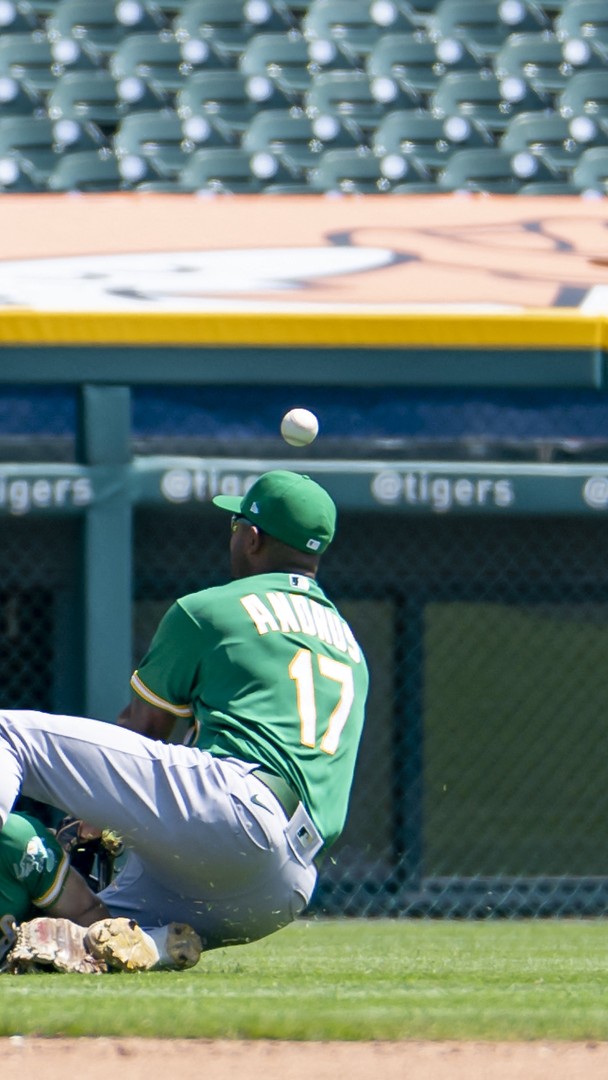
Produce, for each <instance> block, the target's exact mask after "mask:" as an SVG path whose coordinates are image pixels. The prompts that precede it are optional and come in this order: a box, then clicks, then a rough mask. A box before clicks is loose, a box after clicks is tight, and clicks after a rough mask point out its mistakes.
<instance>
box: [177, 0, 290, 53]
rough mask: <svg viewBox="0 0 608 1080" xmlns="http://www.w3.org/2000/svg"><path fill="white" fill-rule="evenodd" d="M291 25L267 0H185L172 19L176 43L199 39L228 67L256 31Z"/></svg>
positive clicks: (282, 28) (285, 28)
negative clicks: (245, 0) (186, 0)
mask: <svg viewBox="0 0 608 1080" xmlns="http://www.w3.org/2000/svg"><path fill="white" fill-rule="evenodd" d="M291 26H292V22H291V20H290V19H289V13H288V12H287V11H286V12H285V14H284V15H282V14H280V13H279V11H278V10H277V9H276V8H275V7H273V5H272V4H271V3H269V0H249V2H248V3H243V0H188V2H187V3H185V4H184V6H183V7H182V10H181V11H180V13H179V14H178V15H177V16H176V18H175V19H174V22H173V30H174V33H175V36H176V38H177V40H178V41H179V42H182V43H184V42H186V41H203V42H205V44H206V45H207V46H208V47H209V48H210V49H211V50H212V51H213V52H215V53H216V54H217V55H218V56H220V57H221V58H222V60H223V61H224V63H226V64H228V65H230V66H232V67H235V66H236V63H237V60H238V58H239V56H240V55H241V53H242V52H243V51H244V49H245V48H246V46H247V44H248V42H249V41H250V40H251V38H252V37H254V36H255V35H256V34H261V33H273V32H276V33H284V32H286V31H287V30H288V29H290V28H291Z"/></svg>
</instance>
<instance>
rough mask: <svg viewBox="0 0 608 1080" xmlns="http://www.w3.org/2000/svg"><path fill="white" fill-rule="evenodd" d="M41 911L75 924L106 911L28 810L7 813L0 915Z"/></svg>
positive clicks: (0, 853) (0, 842) (0, 840)
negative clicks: (23, 812) (24, 812)
mask: <svg viewBox="0 0 608 1080" xmlns="http://www.w3.org/2000/svg"><path fill="white" fill-rule="evenodd" d="M41 912H45V913H46V914H48V915H53V916H57V917H65V918H69V919H73V920H74V922H77V923H79V924H80V925H81V926H89V925H90V924H91V923H93V922H96V921H97V920H98V919H102V918H105V917H106V916H107V915H109V912H108V909H107V908H106V906H105V904H103V903H102V901H101V900H99V899H98V897H97V895H96V894H95V893H94V892H93V890H92V889H91V888H90V887H89V885H88V884H87V882H86V881H85V879H84V878H83V877H82V876H81V875H80V874H79V873H78V872H77V871H76V870H75V869H74V868H73V867H72V866H71V865H70V861H69V857H68V854H67V852H66V851H65V850H64V848H63V847H62V845H61V844H60V842H59V840H58V839H57V837H56V835H55V834H54V833H53V832H51V831H50V829H47V828H46V826H45V825H43V824H42V823H41V822H40V821H38V820H37V818H35V817H33V816H32V815H30V814H22V813H11V814H9V815H8V818H7V820H6V824H5V826H4V828H3V829H2V831H1V832H0V919H1V918H4V917H5V916H6V915H12V917H13V918H14V919H15V920H16V921H17V922H23V921H24V920H26V919H31V918H33V917H34V916H35V915H36V914H40V913H41Z"/></svg>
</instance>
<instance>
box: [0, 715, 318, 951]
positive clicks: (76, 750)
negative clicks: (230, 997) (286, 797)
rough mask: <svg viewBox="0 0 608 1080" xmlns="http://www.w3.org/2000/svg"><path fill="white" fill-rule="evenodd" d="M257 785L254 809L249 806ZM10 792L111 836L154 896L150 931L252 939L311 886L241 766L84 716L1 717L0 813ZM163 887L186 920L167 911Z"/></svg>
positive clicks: (310, 871)
mask: <svg viewBox="0 0 608 1080" xmlns="http://www.w3.org/2000/svg"><path fill="white" fill-rule="evenodd" d="M256 785H257V786H260V787H261V790H263V791H264V793H265V798H264V800H263V802H264V805H263V806H260V805H259V801H260V800H258V799H257V798H256V799H255V801H254V799H253V798H252V796H253V795H257V794H259V792H257V788H256ZM19 789H21V790H22V791H23V792H24V793H25V794H27V795H30V796H31V797H33V798H37V799H40V800H41V801H44V802H47V803H49V804H51V805H53V806H58V807H61V808H62V809H64V810H66V811H68V812H69V813H71V814H74V815H75V816H77V817H82V818H84V819H86V820H87V821H90V822H91V823H92V824H96V825H98V826H100V827H105V826H109V827H110V828H112V829H114V830H115V831H116V832H118V833H119V834H120V835H121V836H122V837H123V839H124V840H125V843H126V844H127V845H128V846H130V847H132V848H134V849H135V851H136V852H137V854H138V856H139V857H140V858H141V860H142V865H143V867H144V875H145V878H146V881H147V883H148V884H149V883H151V882H152V881H155V882H156V883H157V884H158V886H159V890H160V893H161V894H162V893H163V890H164V894H165V897H166V904H165V906H164V907H163V906H162V904H161V905H159V907H158V909H157V910H156V911H155V913H154V914H155V916H156V919H155V922H156V925H158V923H159V922H170V921H184V922H190V924H191V925H193V926H194V927H195V929H196V930H197V931H198V932H199V933H201V936H205V927H206V926H210V927H211V928H212V930H211V931H210V932H213V934H214V935H215V934H216V933H217V934H225V935H226V936H227V937H228V936H230V939H231V940H235V941H236V940H248V939H251V940H252V939H253V938H254V937H260V936H263V935H264V934H266V933H271V932H272V930H273V929H278V928H279V927H280V926H283V925H285V924H286V923H287V922H290V921H291V919H292V918H293V917H294V915H295V914H296V913H297V910H299V909H300V908H301V907H302V906H303V903H304V902H307V901H308V899H309V897H310V893H311V891H312V887H313V885H314V881H315V880H316V872H315V870H314V866H312V865H311V861H310V860H309V861H307V860H306V858H305V857H304V859H302V858H301V857H297V856H296V855H295V854H294V851H293V842H290V841H289V839H288V837H287V821H286V818H285V815H284V813H283V811H282V809H281V808H280V805H279V804H278V802H276V800H274V797H273V796H272V795H271V793H270V792H269V791H268V790H267V789H264V788H263V786H262V785H261V781H258V780H257V779H256V778H255V777H254V776H252V775H251V767H246V766H245V767H243V766H242V765H240V766H239V765H238V763H236V764H235V763H233V762H230V761H224V760H222V759H217V758H213V757H211V755H209V754H207V753H205V752H201V751H198V750H196V749H193V748H189V747H184V746H174V745H172V744H165V743H160V742H154V741H152V740H150V739H146V738H144V737H143V736H140V735H137V734H135V733H134V732H130V731H127V730H125V729H123V728H117V727H115V726H114V725H112V724H104V723H100V722H97V721H92V720H85V719H80V718H74V717H56V716H50V715H47V714H40V713H32V712H6V713H0V817H3V816H5V814H6V813H7V812H8V810H9V809H10V806H11V805H12V801H13V800H14V799H15V797H16V795H17V793H18V791H19ZM292 841H293V838H292ZM140 884H141V885H142V891H143V892H146V889H144V888H143V886H144V882H143V881H142V882H141V883H140ZM168 887H171V891H172V894H173V895H178V896H179V897H180V898H183V901H184V904H185V906H186V907H187V908H188V914H186V913H185V912H184V911H182V910H176V909H175V907H174V906H173V905H172V904H171V899H172V897H171V896H170V895H169V889H168ZM193 898H195V900H196V903H197V912H198V914H199V918H197V919H196V921H194V919H193V918H190V917H189V916H190V915H191V914H192V915H194V914H195V912H193V911H192V910H191V909H192V907H193V905H192V900H193ZM104 899H105V896H104ZM106 902H107V901H106ZM108 906H109V907H110V910H112V908H111V905H109V904H108ZM269 912H270V914H269ZM130 914H133V913H132V912H131V913H130ZM269 920H270V921H269ZM273 921H274V925H273ZM222 927H223V929H221V928H222Z"/></svg>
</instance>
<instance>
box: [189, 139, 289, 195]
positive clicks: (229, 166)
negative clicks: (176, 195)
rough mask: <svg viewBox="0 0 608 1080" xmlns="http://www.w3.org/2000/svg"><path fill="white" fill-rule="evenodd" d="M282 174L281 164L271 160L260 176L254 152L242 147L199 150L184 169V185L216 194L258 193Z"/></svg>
mask: <svg viewBox="0 0 608 1080" xmlns="http://www.w3.org/2000/svg"><path fill="white" fill-rule="evenodd" d="M280 174H281V168H280V165H279V163H278V162H274V161H270V162H269V163H268V166H267V169H266V173H265V175H263V176H258V175H256V173H255V172H254V171H253V168H252V162H251V156H250V154H248V153H247V151H246V150H243V149H241V148H240V147H227V148H226V149H220V148H217V149H211V150H196V151H195V152H194V154H192V156H191V157H190V159H189V161H188V163H187V165H186V166H185V168H184V169H183V171H182V174H181V177H180V188H181V189H182V190H184V191H208V192H210V193H211V192H215V193H216V194H219V193H222V192H230V193H234V194H237V193H241V194H242V193H256V192H259V191H262V190H263V188H264V186H265V184H266V183H268V182H270V181H271V180H272V179H273V178H275V177H277V175H278V176H280Z"/></svg>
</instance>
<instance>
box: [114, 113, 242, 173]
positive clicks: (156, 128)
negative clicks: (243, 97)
mask: <svg viewBox="0 0 608 1080" xmlns="http://www.w3.org/2000/svg"><path fill="white" fill-rule="evenodd" d="M214 145H222V143H221V140H220V138H219V136H217V134H216V133H215V132H214V130H213V128H212V127H211V125H207V126H206V127H204V126H202V125H200V124H199V125H193V124H191V125H190V127H188V124H187V123H185V122H184V121H182V120H181V119H180V117H179V116H178V114H177V113H176V112H174V111H172V110H165V109H163V110H158V111H154V112H140V113H131V114H130V115H128V116H125V117H124V119H123V120H121V122H120V124H119V126H118V128H117V130H116V134H115V135H114V140H113V147H114V153H115V155H116V159H117V161H118V167H119V169H120V173H121V175H122V177H123V178H124V179H125V180H126V181H128V182H129V183H132V184H136V183H137V184H139V183H141V182H143V181H144V180H151V179H163V180H177V179H178V178H179V175H180V173H181V171H182V169H183V168H184V167H185V165H186V164H187V162H188V158H189V157H190V155H191V154H192V153H194V151H195V150H196V149H199V148H201V147H202V146H205V147H209V146H214Z"/></svg>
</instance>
